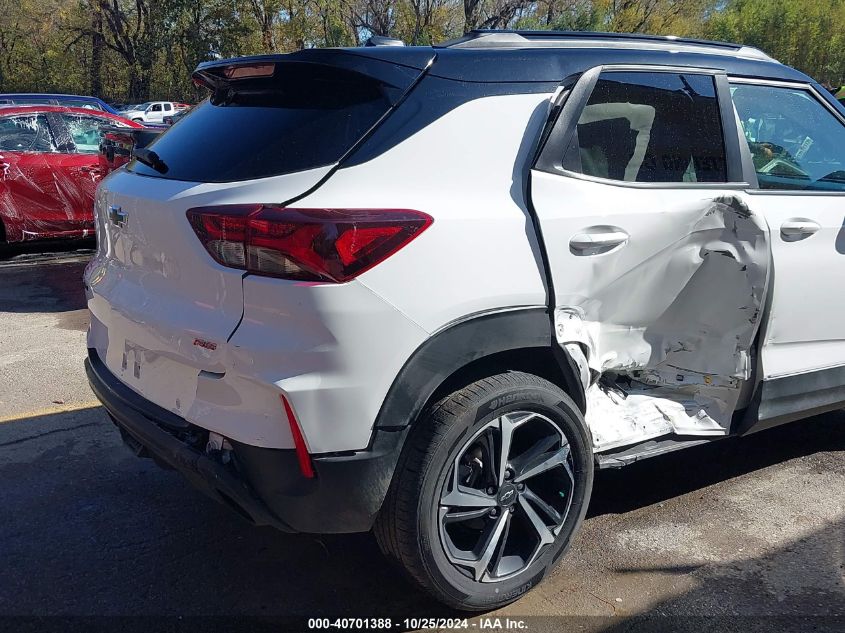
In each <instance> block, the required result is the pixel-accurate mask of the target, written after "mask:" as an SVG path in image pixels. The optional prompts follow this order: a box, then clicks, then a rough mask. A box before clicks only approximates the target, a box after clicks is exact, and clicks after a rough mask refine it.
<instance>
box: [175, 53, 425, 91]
mask: <svg viewBox="0 0 845 633" xmlns="http://www.w3.org/2000/svg"><path fill="white" fill-rule="evenodd" d="M435 58H436V53H435V52H434V50H433V49H431V48H404V47H398V46H397V47H366V48H363V47H362V48H357V49H341V48H327V49H309V50H303V51H298V52H296V53H289V54H287V55H253V56H251V57H238V58H233V59H222V60H216V61H211V62H204V63H202V64H200V65H199V66H197V68H196V70H194V72H193V73H192V75H191V78H192V79H193V81H194V84H196V85H198V86H203V87H205V88H208V89H209V90H211V91H212V93H219V92H221V91H229V90H234V91H235V92H237V91H238V90H239V89H254V88H255V87H256V84H261V83H262V82H264V81H268V80H276V81H279V80H281V79H283V73H284V68H285V66H287V65H296V66H299V67H302V66H303V65H312V66H324V67H325V66H328V67H333V68H337V69H339V70H344V71H347V72H350V73H356V74H359V75H362V77H367V78H370V79H373V80H376V81H378V82H380V83H382V84H384V85H386V86H388V87H391V88H394V89H396V91H397V92H398V93H400V94H401V93H403V92H404V91H405V90H406V89H407V88H408V87H409V86H410V85H411V84H413V83H414V82H415V81H416V80H417V79H418V78H419V76H420V75H421V74H422V73H423V72H425V71H426V70H427V69H428V68H429V66H430V65H431V64H432V63H433V62H434V60H435Z"/></svg>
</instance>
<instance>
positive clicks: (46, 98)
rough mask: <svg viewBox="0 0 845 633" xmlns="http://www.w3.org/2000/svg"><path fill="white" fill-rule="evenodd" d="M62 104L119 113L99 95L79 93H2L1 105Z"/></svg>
mask: <svg viewBox="0 0 845 633" xmlns="http://www.w3.org/2000/svg"><path fill="white" fill-rule="evenodd" d="M48 104H49V105H61V106H68V107H72V108H91V109H94V110H100V111H102V112H108V113H110V114H118V112H117V110H115V109H114V108H112V107H111V106H110V105H109V104H107V103H106V102H105V101H103V100H102V99H98V98H97V97H81V96H79V95H59V94H38V93H21V94H0V106H2V105H48Z"/></svg>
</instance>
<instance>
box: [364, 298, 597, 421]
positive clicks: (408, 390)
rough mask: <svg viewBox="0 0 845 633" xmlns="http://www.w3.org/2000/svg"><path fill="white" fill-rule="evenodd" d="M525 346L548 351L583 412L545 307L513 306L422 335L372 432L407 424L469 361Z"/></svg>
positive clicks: (574, 371) (570, 366)
mask: <svg viewBox="0 0 845 633" xmlns="http://www.w3.org/2000/svg"><path fill="white" fill-rule="evenodd" d="M531 349H536V350H538V352H548V353H550V354H549V356H550V357H553V358H554V361H555V362H556V363H557V367H556V368H555V370H558V371H559V373H560V374H561V375H562V377H563V381H564V383H565V384H563V385H560V386H561V387H562V388H564V389H565V390H566V391H567V392H568V393H569V394H570V395H571V396H572V398H573V399H574V400H575V403H576V404H577V405H578V406H579V407H580V408H581V409H582V411H583V410H584V405H585V402H584V395H583V389H582V388H581V385H580V381H579V380H578V378H577V377H578V370H577V367H576V365H575V363H574V361H573V360H572V359H571V358H570V357H569V354H567V353H566V351H565V350H564V349H563V348H562V347H561V346H560V345H558V344H557V342H556V341H555V339H554V335H553V329H552V318H551V314H550V311H549V309H548V308H546V307H526V308H514V309H508V310H501V311H497V312H490V313H482V314H478V315H474V316H471V317H469V318H466V319H462V320H459V321H456V322H454V323H452V324H450V325H448V326H446V327H444V328H442V329H441V330H439V331H438V332H435V333H434V334H433V335H432V336H431V337H429V338H428V339H426V340H425V341H424V342H423V343H422V344H421V345H420V346H419V347H418V348H417V350H416V351H415V352H414V353H413V354H412V355H411V357H410V358H409V359H408V360H407V361H406V362H405V365H404V366H403V367H402V369H401V370H400V371H399V373H398V375H397V376H396V378H395V379H394V381H393V384H392V385H391V386H390V389H389V390H388V392H387V395H386V396H385V399H384V402H383V403H382V405H381V409H380V410H379V413H378V417H377V418H376V421H375V425H374V430H377V429H384V430H398V429H402V428H405V427H407V426H409V425H410V424H412V423H413V422H414V421H415V420H416V419H417V418H419V416H420V414H421V413H422V412H423V409H424V407H425V406H426V404H427V403H428V402H429V401H430V399H431V397H432V396H433V395H434V394H435V393H437V390H438V389H439V388H440V387H441V385H443V384H444V383H445V382H446V381H447V380H448V379H449V378H450V377H451V376H454V375H455V374H456V373H457V372H459V371H460V370H461V369H463V368H465V367H467V366H468V365H469V364H470V363H473V362H474V361H477V360H481V359H483V358H485V357H490V356H494V355H496V354H501V353H503V352H514V351H530V350H531Z"/></svg>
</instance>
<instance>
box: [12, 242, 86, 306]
mask: <svg viewBox="0 0 845 633" xmlns="http://www.w3.org/2000/svg"><path fill="white" fill-rule="evenodd" d="M89 257H90V255H80V256H74V257H72V258H70V259H69V260H68V259H61V260H56V261H53V260H51V259H50V258H48V257H39V258H35V259H24V260H14V261H12V260H7V261H5V262H0V312H13V313H35V312H41V313H44V312H72V311H74V310H82V309H83V308H85V305H86V304H85V287H84V285H83V282H82V273H83V271H84V270H85V266H86V264H87V263H88V258H89Z"/></svg>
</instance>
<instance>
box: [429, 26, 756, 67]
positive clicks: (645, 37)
mask: <svg viewBox="0 0 845 633" xmlns="http://www.w3.org/2000/svg"><path fill="white" fill-rule="evenodd" d="M589 44H593V45H595V44H601V45H602V46H617V47H620V48H633V47H637V46H642V45H644V44H645V45H651V46H654V47H656V48H666V47H672V48H674V47H683V48H689V49H693V50H695V49H709V51H708V52H715V53H718V54H722V55H724V54H726V53H728V54H734V55H737V56H742V57H753V58H756V59H767V60H770V59H771V57H769V56H768V55H766V54H765V53H764V52H763V51H761V50H759V49H756V48H752V47H749V46H743V45H741V44H731V43H729V42H714V41H710V40H700V39H694V38H688V37H677V36H675V35H649V34H644V33H605V32H594V31H517V30H505V29H496V30H492V29H476V30H473V31H470V32H469V33H467V34H466V35H464V36H463V37H459V38H457V39H454V40H449V41H446V42H442V43H440V44H436V45H435V47H436V48H570V47H572V48H575V47H584V46H587V45H589ZM702 52H704V51H702Z"/></svg>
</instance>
